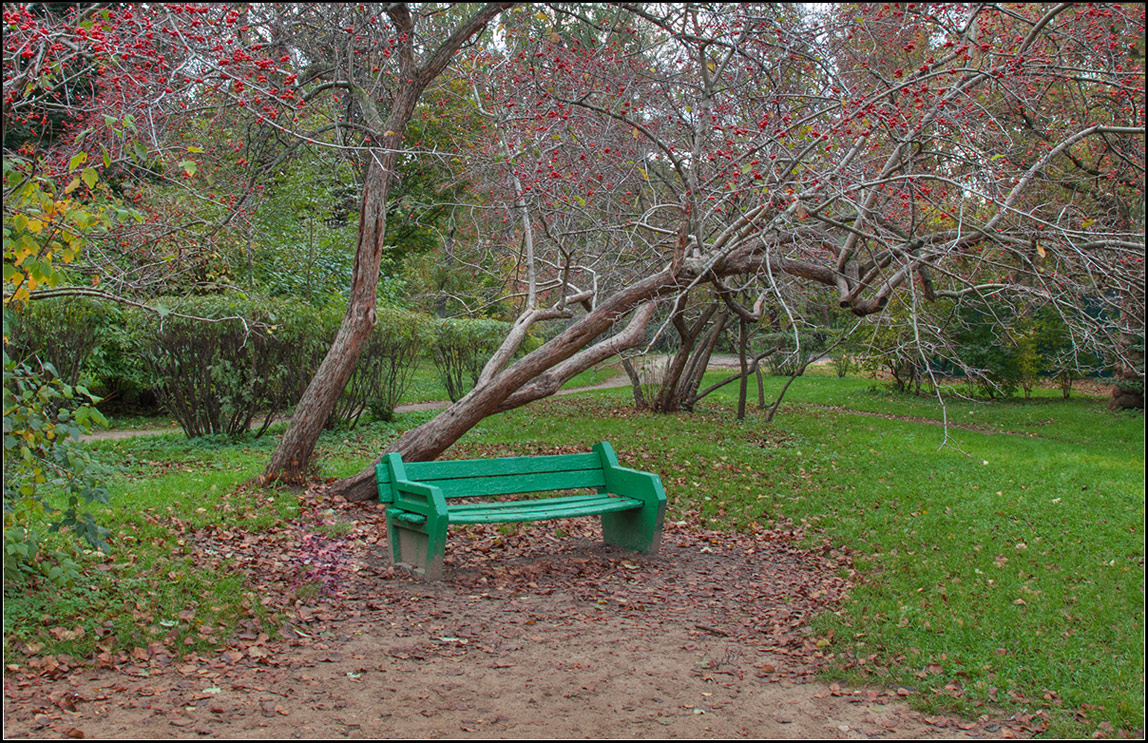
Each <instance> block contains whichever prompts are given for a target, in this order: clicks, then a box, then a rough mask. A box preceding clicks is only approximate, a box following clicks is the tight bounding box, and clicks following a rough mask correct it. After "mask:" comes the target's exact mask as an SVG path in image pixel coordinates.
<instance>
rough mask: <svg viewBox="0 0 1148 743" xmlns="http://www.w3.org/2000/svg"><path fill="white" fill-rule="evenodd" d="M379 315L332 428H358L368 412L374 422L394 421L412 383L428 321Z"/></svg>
mask: <svg viewBox="0 0 1148 743" xmlns="http://www.w3.org/2000/svg"><path fill="white" fill-rule="evenodd" d="M378 315H379V322H378V324H377V325H376V326H375V328H374V329H373V330H372V331H371V336H370V338H369V339H368V340H367V345H366V348H364V349H363V353H362V355H361V356H360V357H359V363H358V365H357V366H356V367H355V371H354V373H353V374H352V375H351V379H350V381H348V382H347V386H346V388H344V390H343V394H342V395H341V396H340V398H339V401H338V403H336V405H335V409H334V411H333V412H332V413H331V417H330V419H329V420H328V426H329V427H335V426H343V427H346V428H354V427H355V425H356V424H357V423H358V422H359V418H360V417H361V416H362V415H363V413H364V412H366V411H370V414H371V417H372V418H373V419H374V420H388V421H389V420H391V418H392V417H393V415H394V411H395V404H396V403H397V402H398V400H399V398H400V397H402V395H403V392H404V391H405V390H406V388H407V385H408V384H409V383H410V381H411V376H412V375H413V374H414V370H415V366H416V363H417V362H418V359H419V355H420V354H421V353H422V350H423V347H424V345H425V343H426V337H427V334H428V328H427V324H428V320H427V318H426V317H425V316H424V315H419V314H417V313H415V312H411V311H409V310H402V309H396V308H392V307H381V308H379V310H378ZM336 327H337V326H336ZM332 335H333V333H332Z"/></svg>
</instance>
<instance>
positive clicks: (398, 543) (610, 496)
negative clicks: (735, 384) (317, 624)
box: [375, 441, 666, 580]
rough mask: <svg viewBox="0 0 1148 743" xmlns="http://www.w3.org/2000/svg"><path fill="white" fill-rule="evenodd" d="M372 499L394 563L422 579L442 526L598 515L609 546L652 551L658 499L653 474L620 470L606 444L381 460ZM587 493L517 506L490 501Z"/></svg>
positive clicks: (433, 562) (433, 568)
mask: <svg viewBox="0 0 1148 743" xmlns="http://www.w3.org/2000/svg"><path fill="white" fill-rule="evenodd" d="M375 472H376V475H377V480H378V486H379V500H380V501H381V502H383V503H387V504H389V505H388V506H387V533H388V535H389V536H390V540H391V553H392V556H393V558H394V562H395V564H396V565H400V566H402V567H405V568H408V569H410V570H412V571H414V572H415V573H416V574H418V575H421V576H423V577H425V578H427V579H428V580H438V579H439V578H441V577H442V561H443V554H444V551H445V548H446V530H447V526H448V525H450V524H490V523H507V522H518V521H539V520H543V519H560V518H572V517H575V516H601V518H602V535H603V537H604V538H605V540H606V541H607V542H608V543H610V544H613V545H617V546H619V547H623V548H626V549H632V550H639V551H642V552H656V551H657V549H658V545H659V543H660V542H661V537H662V518H663V516H664V515H665V511H666V494H665V491H664V490H663V489H662V482H661V480H660V479H659V478H658V476H657V475H655V474H652V473H650V472H640V471H638V470H633V469H629V468H627V467H622V466H620V465H619V464H618V456H617V454H615V453H614V449H613V447H611V446H610V445H609V444H608V443H606V442H604V441H603V442H602V443H600V444H596V445H595V446H594V448H593V450H592V451H590V452H586V453H584V454H561V455H555V456H541V457H502V458H498V459H456V460H448V461H438V462H404V461H403V460H402V457H401V456H400V455H398V454H396V453H391V454H387V455H386V456H385V457H383V459H382V461H381V462H380V463H379V464H378V465H377V466H376V468H375ZM555 490H593V491H594V492H593V493H588V494H583V495H563V496H558V497H541V498H530V499H519V500H491V497H493V496H504V495H515V494H524V493H538V492H548V491H555Z"/></svg>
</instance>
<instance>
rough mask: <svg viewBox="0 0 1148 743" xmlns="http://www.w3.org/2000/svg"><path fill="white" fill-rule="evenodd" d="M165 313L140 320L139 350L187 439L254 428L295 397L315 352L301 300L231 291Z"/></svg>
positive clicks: (310, 319) (312, 325)
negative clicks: (256, 296) (258, 419)
mask: <svg viewBox="0 0 1148 743" xmlns="http://www.w3.org/2000/svg"><path fill="white" fill-rule="evenodd" d="M170 308H171V311H172V312H179V313H181V314H186V315H194V316H196V317H200V318H207V320H198V319H189V318H186V317H178V316H176V315H174V314H166V315H164V316H161V317H158V318H157V317H151V316H149V317H146V318H141V320H140V322H139V323H138V324H137V325H138V327H139V329H140V331H141V336H137V337H140V348H141V356H142V358H143V360H144V363H145V364H146V366H147V367H148V369H149V370H150V372H151V373H152V374H153V375H154V376H155V378H156V380H157V383H158V391H159V393H160V399H161V402H162V403H163V405H164V407H165V408H166V409H167V410H168V412H170V413H171V414H172V415H173V416H174V417H175V418H176V420H177V421H178V422H179V424H180V427H181V428H182V429H183V431H184V433H185V434H187V435H188V436H189V437H194V436H203V435H205V434H213V433H222V434H227V435H229V436H237V435H239V434H241V433H245V432H247V431H248V430H249V429H250V428H251V424H252V422H253V421H255V420H256V419H257V418H258V417H262V418H263V425H262V427H261V428H260V429H259V431H258V433H257V435H259V434H262V433H263V431H265V430H266V428H267V426H268V425H269V424H270V422H271V421H272V419H273V418H274V417H275V416H276V415H278V414H279V413H282V412H283V411H284V410H286V408H287V407H288V406H290V405H291V404H292V403H294V402H295V400H297V399H298V396H299V394H300V392H301V391H302V389H303V387H304V386H305V385H306V383H307V381H308V380H309V379H310V377H311V374H312V373H313V372H314V368H315V364H316V359H317V358H320V355H319V353H318V351H319V350H320V348H321V339H320V337H319V335H320V323H319V322H318V315H317V313H316V311H315V310H314V309H312V308H311V307H310V306H309V305H306V304H304V303H301V302H294V301H288V300H278V301H272V300H268V299H266V298H251V299H244V298H239V297H237V296H235V295H228V296H221V295H212V296H204V297H191V298H184V299H179V300H175V301H172V302H171V303H170Z"/></svg>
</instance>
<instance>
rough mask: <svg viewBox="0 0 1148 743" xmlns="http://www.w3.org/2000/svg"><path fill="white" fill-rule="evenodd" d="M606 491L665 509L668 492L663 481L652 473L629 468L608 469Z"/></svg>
mask: <svg viewBox="0 0 1148 743" xmlns="http://www.w3.org/2000/svg"><path fill="white" fill-rule="evenodd" d="M606 489H607V490H608V491H609V492H611V493H614V494H615V495H625V496H628V497H630V498H637V499H638V500H641V501H645V502H646V503H648V504H651V505H656V506H658V507H665V504H666V491H665V490H664V489H663V488H662V479H661V478H660V477H658V476H657V475H655V474H654V473H652V472H642V471H641V470H633V469H630V468H629V467H620V466H619V467H607V468H606Z"/></svg>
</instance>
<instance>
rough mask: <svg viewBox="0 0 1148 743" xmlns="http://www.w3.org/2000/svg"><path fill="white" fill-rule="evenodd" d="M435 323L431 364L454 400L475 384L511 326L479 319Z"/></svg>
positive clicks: (496, 321)
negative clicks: (432, 360)
mask: <svg viewBox="0 0 1148 743" xmlns="http://www.w3.org/2000/svg"><path fill="white" fill-rule="evenodd" d="M436 323H437V324H436V325H435V326H434V328H433V332H432V336H431V350H432V353H433V358H434V365H435V368H436V369H438V373H439V378H440V379H441V380H442V384H443V387H445V388H446V392H447V394H448V395H449V396H450V399H451V401H452V402H457V401H458V400H459V399H460V398H462V396H463V395H465V394H466V393H467V392H468V391H470V389H471V388H472V387H474V385H475V384H477V383H478V375H479V374H481V373H482V367H483V365H484V364H485V363H486V361H487V359H489V358H490V356H491V355H492V354H493V353H494V352H495V351H496V350H497V349H498V346H499V344H500V343H501V342H502V339H503V338H504V337H505V335H506V333H507V331H508V330H509V327H510V326H509V323H505V322H499V321H498V320H481V319H449V320H441V321H436Z"/></svg>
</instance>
